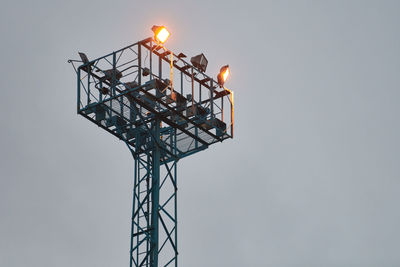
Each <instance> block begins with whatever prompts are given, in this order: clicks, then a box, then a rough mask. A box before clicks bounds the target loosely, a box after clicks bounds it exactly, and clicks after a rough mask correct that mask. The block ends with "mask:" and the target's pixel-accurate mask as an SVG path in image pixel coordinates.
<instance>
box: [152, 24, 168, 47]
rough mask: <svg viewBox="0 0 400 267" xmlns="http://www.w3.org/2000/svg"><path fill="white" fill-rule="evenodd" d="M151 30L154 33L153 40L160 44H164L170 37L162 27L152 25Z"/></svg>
mask: <svg viewBox="0 0 400 267" xmlns="http://www.w3.org/2000/svg"><path fill="white" fill-rule="evenodd" d="M151 30H152V31H153V32H154V39H156V41H158V42H160V43H162V44H163V43H165V41H167V39H168V37H169V36H170V35H171V34H170V33H169V31H168V30H167V28H165V27H164V26H157V25H154V26H153V27H152V28H151Z"/></svg>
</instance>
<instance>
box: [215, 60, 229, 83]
mask: <svg viewBox="0 0 400 267" xmlns="http://www.w3.org/2000/svg"><path fill="white" fill-rule="evenodd" d="M229 74H230V71H229V65H225V66H223V67H222V68H221V69H220V71H219V74H218V77H217V78H218V84H219V86H220V87H223V86H224V83H225V82H226V80H227V79H228V76H229Z"/></svg>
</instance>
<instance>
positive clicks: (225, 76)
mask: <svg viewBox="0 0 400 267" xmlns="http://www.w3.org/2000/svg"><path fill="white" fill-rule="evenodd" d="M228 75H229V68H227V69H226V70H225V71H224V73H223V74H222V78H223V79H224V82H225V81H226V79H227V78H228Z"/></svg>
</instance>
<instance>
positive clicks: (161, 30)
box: [151, 25, 230, 88]
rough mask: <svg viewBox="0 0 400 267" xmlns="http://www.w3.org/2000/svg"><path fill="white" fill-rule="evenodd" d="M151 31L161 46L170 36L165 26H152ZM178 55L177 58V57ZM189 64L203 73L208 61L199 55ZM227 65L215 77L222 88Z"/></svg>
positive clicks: (202, 55)
mask: <svg viewBox="0 0 400 267" xmlns="http://www.w3.org/2000/svg"><path fill="white" fill-rule="evenodd" d="M151 30H152V31H153V32H154V39H155V40H156V41H157V42H159V43H161V44H163V43H165V41H167V39H168V37H169V36H170V35H171V34H170V33H169V31H168V30H167V28H165V26H157V25H154V26H153V27H152V28H151ZM179 55H182V56H181V57H186V56H185V55H184V54H182V53H181V54H179ZM179 55H178V57H179ZM190 62H191V63H192V64H193V66H195V67H196V68H198V69H199V70H200V71H202V72H205V71H206V68H207V64H208V60H207V59H206V57H205V56H204V54H200V55H197V56H194V57H192V58H191V59H190ZM229 73H230V72H229V65H225V66H223V67H222V68H221V69H220V71H219V73H218V76H217V80H218V84H219V86H220V87H221V88H222V87H224V84H225V81H226V80H227V79H228V76H229Z"/></svg>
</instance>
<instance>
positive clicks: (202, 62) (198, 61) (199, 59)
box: [190, 53, 208, 72]
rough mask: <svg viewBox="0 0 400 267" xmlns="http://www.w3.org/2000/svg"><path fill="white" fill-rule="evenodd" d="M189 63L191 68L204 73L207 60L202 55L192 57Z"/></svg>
mask: <svg viewBox="0 0 400 267" xmlns="http://www.w3.org/2000/svg"><path fill="white" fill-rule="evenodd" d="M190 62H191V63H192V64H193V66H195V67H196V68H198V69H199V70H200V71H201V72H205V71H206V69H207V64H208V60H207V58H206V56H205V55H204V54H203V53H201V54H200V55H197V56H194V57H192V58H191V59H190Z"/></svg>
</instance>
